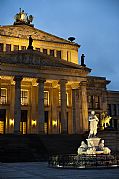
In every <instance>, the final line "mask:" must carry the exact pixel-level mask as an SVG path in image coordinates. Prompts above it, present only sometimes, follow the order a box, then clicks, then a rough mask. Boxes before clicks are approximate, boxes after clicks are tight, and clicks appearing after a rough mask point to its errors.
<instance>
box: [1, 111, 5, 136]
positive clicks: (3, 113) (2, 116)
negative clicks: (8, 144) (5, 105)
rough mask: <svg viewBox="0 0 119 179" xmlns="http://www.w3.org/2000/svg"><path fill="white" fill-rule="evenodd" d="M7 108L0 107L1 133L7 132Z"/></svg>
mask: <svg viewBox="0 0 119 179" xmlns="http://www.w3.org/2000/svg"><path fill="white" fill-rule="evenodd" d="M5 124H6V109H0V134H4V133H5Z"/></svg>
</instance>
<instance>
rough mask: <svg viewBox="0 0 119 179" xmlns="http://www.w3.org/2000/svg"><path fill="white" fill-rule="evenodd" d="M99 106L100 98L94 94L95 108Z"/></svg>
mask: <svg viewBox="0 0 119 179" xmlns="http://www.w3.org/2000/svg"><path fill="white" fill-rule="evenodd" d="M99 108H100V98H99V96H95V109H99Z"/></svg>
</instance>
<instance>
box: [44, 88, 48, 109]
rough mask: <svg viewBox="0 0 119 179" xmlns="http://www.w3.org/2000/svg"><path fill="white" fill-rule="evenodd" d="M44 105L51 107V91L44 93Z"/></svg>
mask: <svg viewBox="0 0 119 179" xmlns="http://www.w3.org/2000/svg"><path fill="white" fill-rule="evenodd" d="M44 105H45V106H49V91H44Z"/></svg>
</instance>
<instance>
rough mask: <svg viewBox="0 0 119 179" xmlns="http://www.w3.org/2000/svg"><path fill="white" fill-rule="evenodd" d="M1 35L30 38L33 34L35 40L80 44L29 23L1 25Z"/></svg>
mask: <svg viewBox="0 0 119 179" xmlns="http://www.w3.org/2000/svg"><path fill="white" fill-rule="evenodd" d="M0 35H5V36H9V37H17V38H24V39H28V38H29V35H31V36H32V38H33V39H34V40H41V41H49V42H50V41H52V42H59V43H66V44H71V45H76V46H78V47H79V45H78V44H76V43H74V42H70V41H69V40H66V39H63V38H60V37H57V36H55V35H52V34H49V33H47V32H44V31H42V30H39V29H36V28H34V27H32V26H28V25H9V26H0Z"/></svg>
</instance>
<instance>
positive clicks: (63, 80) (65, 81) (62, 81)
mask: <svg viewBox="0 0 119 179" xmlns="http://www.w3.org/2000/svg"><path fill="white" fill-rule="evenodd" d="M67 82H68V81H67V80H65V79H61V80H59V82H58V84H63V83H64V84H66V83H67Z"/></svg>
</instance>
